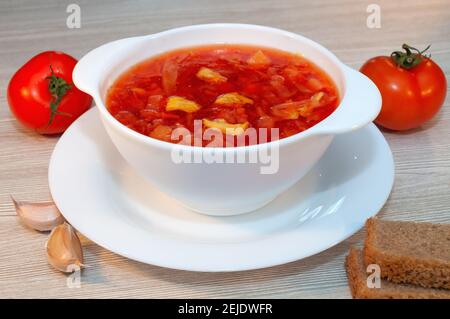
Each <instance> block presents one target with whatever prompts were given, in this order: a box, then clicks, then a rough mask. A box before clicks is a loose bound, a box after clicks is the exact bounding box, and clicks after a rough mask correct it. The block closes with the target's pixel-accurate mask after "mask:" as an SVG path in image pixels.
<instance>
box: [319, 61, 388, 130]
mask: <svg viewBox="0 0 450 319" xmlns="http://www.w3.org/2000/svg"><path fill="white" fill-rule="evenodd" d="M344 75H345V83H346V88H345V94H344V97H343V98H342V101H341V103H340V105H339V107H338V108H337V109H336V111H334V113H333V114H331V115H330V116H329V117H328V118H327V119H326V121H323V122H322V123H323V125H321V128H320V133H322V134H333V135H334V134H339V133H345V132H350V131H353V130H357V129H359V128H361V127H363V126H365V125H367V124H369V123H370V122H372V121H373V120H375V118H376V117H377V116H378V114H379V113H380V110H381V94H380V91H378V88H377V87H376V85H375V84H374V83H373V82H372V81H371V80H370V79H369V78H368V77H367V76H365V75H364V74H362V73H360V72H358V71H356V70H353V69H352V68H350V67H348V66H344Z"/></svg>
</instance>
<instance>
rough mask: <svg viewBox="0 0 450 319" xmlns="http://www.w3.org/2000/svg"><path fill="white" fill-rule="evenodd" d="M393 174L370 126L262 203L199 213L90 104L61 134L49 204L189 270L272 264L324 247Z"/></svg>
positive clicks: (125, 244) (351, 228)
mask: <svg viewBox="0 0 450 319" xmlns="http://www.w3.org/2000/svg"><path fill="white" fill-rule="evenodd" d="M393 180H394V163H393V159H392V154H391V151H390V149H389V146H388V144H387V143H386V140H385V139H384V137H383V135H382V134H381V133H380V131H379V130H378V129H377V128H376V127H375V126H374V125H373V124H370V125H369V126H367V127H365V128H363V129H361V130H359V131H357V132H354V133H349V134H345V135H340V136H338V137H336V138H335V140H334V141H333V143H332V145H331V146H330V148H329V149H328V150H327V152H326V154H325V155H324V156H323V158H322V159H321V160H320V162H319V163H318V164H317V165H316V166H315V167H314V168H313V169H312V171H311V172H310V173H309V174H308V175H307V176H306V177H304V178H303V179H302V180H301V181H300V182H299V183H297V184H296V185H295V186H293V187H292V188H291V189H290V190H288V191H287V192H286V193H284V194H282V195H281V196H280V197H278V198H277V199H276V200H275V201H273V202H271V203H270V204H269V205H267V206H265V207H263V208H262V209H259V210H258V211H255V212H253V213H250V214H246V215H240V216H232V217H212V216H206V215H200V214H198V213H195V212H192V211H189V210H187V209H185V208H183V207H181V206H179V205H178V204H177V203H175V202H174V201H173V200H171V198H170V197H168V196H167V195H165V194H163V193H160V192H159V191H158V190H156V189H155V188H154V187H152V186H151V185H150V184H148V183H147V182H146V181H144V180H143V179H142V178H140V177H139V176H138V175H137V174H136V173H135V172H134V171H133V170H132V169H131V168H130V167H129V166H128V165H127V163H126V162H125V161H124V160H123V159H122V157H121V156H120V155H119V153H118V152H117V150H116V149H115V147H114V146H113V144H112V143H111V142H110V140H109V138H108V136H107V135H106V132H105V131H104V129H103V126H102V124H101V122H100V119H99V117H98V114H97V109H96V108H93V109H91V110H90V111H88V112H86V113H85V114H84V115H83V116H82V117H80V118H79V119H78V120H77V121H76V122H75V123H74V124H73V125H72V126H71V127H70V128H69V129H68V130H67V131H66V132H65V133H64V135H63V136H62V137H61V139H60V140H59V142H58V144H57V145H56V147H55V150H54V152H53V155H52V158H51V161H50V167H49V182H50V190H51V193H52V196H53V199H54V201H55V203H56V204H57V206H58V207H59V209H60V210H61V212H62V213H63V215H64V217H65V218H66V219H67V220H68V221H69V222H70V223H71V224H72V225H73V226H74V227H75V228H77V229H78V231H80V232H81V233H82V234H84V235H85V236H86V237H88V238H90V239H91V240H93V241H94V242H96V243H97V244H99V245H101V246H103V247H105V248H106V249H109V250H111V251H113V252H115V253H117V254H120V255H123V256H125V257H128V258H131V259H135V260H138V261H141V262H144V263H149V264H154V265H158V266H163V267H169V268H175V269H183V270H194V271H238V270H247V269H257V268H263V267H269V266H274V265H279V264H283V263H287V262H290V261H294V260H298V259H302V258H305V257H308V256H311V255H313V254H316V253H319V252H321V251H323V250H325V249H327V248H330V247H332V246H333V245H336V244H337V243H339V242H341V241H342V240H344V239H346V238H347V237H349V236H351V235H352V234H354V233H355V232H356V231H358V230H359V229H360V228H361V227H362V226H363V224H364V222H365V220H366V219H367V218H369V217H371V216H373V215H375V214H376V213H377V212H378V211H379V210H380V209H381V207H382V206H383V204H384V203H385V202H386V200H387V198H388V196H389V193H390V191H391V188H392V184H393Z"/></svg>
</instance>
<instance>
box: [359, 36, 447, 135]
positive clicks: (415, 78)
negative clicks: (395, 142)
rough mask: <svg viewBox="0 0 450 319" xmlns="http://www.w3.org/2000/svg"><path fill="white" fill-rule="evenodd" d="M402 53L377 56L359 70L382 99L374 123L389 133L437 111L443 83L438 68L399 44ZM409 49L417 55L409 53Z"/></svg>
mask: <svg viewBox="0 0 450 319" xmlns="http://www.w3.org/2000/svg"><path fill="white" fill-rule="evenodd" d="M403 48H404V49H405V50H406V53H405V52H394V53H393V54H392V55H391V57H388V56H378V57H375V58H372V59H370V60H368V61H367V62H366V63H365V64H364V65H363V66H362V67H361V69H360V71H361V72H362V73H364V74H365V75H367V76H368V77H369V78H370V79H371V80H372V81H373V82H374V83H375V84H376V86H377V87H378V89H379V90H380V92H381V96H382V98H383V105H382V108H381V112H380V114H379V115H378V117H377V118H376V120H375V123H377V124H378V125H380V126H383V127H385V128H388V129H391V130H398V131H402V130H408V129H412V128H416V127H419V126H420V125H422V124H423V123H425V122H426V121H428V120H430V119H431V118H432V117H433V116H434V115H435V114H436V113H437V112H438V111H439V109H440V108H441V106H442V104H443V103H444V100H445V96H446V94H447V82H446V79H445V75H444V73H443V72H442V70H441V68H440V67H439V66H438V65H437V64H436V63H434V62H433V60H431V59H430V58H429V57H426V56H424V55H423V52H424V51H422V52H419V51H418V50H417V49H414V48H411V47H409V46H407V45H403ZM411 50H413V51H416V52H417V53H412V52H411Z"/></svg>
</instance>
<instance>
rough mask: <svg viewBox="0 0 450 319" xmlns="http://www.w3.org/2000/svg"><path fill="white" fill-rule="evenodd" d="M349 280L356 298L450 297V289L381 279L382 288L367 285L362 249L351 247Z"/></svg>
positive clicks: (347, 269)
mask: <svg viewBox="0 0 450 319" xmlns="http://www.w3.org/2000/svg"><path fill="white" fill-rule="evenodd" d="M345 268H346V271H347V277H348V282H349V286H350V290H351V293H352V296H353V298H356V299H450V290H445V289H433V288H422V287H419V286H413V285H406V284H394V283H392V282H389V281H386V280H381V287H380V288H369V287H367V273H366V267H365V265H364V260H363V255H362V251H361V250H359V249H355V248H351V249H350V252H349V254H348V256H347V258H346V260H345Z"/></svg>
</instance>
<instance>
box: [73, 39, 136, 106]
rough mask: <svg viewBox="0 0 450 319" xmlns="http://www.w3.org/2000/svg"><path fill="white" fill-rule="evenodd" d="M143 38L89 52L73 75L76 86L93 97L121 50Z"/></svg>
mask: <svg viewBox="0 0 450 319" xmlns="http://www.w3.org/2000/svg"><path fill="white" fill-rule="evenodd" d="M141 38H142V37H132V38H126V39H121V40H117V41H113V42H109V43H106V44H104V45H102V46H99V47H98V48H95V49H94V50H92V51H90V52H88V53H87V54H86V55H85V56H83V57H82V58H81V60H79V61H78V63H77V64H76V65H75V68H74V70H73V73H72V79H73V83H74V84H75V86H76V87H77V88H78V89H80V90H81V91H83V92H85V93H87V94H89V95H91V96H93V97H94V98H95V97H96V95H97V92H98V86H99V84H100V80H101V76H102V74H105V72H106V71H107V69H108V66H109V65H110V61H113V59H114V57H115V56H116V55H117V52H118V51H119V50H123V49H126V48H127V47H129V45H132V44H133V43H136V42H139V41H140V40H141Z"/></svg>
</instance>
